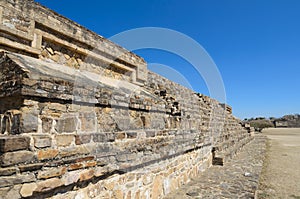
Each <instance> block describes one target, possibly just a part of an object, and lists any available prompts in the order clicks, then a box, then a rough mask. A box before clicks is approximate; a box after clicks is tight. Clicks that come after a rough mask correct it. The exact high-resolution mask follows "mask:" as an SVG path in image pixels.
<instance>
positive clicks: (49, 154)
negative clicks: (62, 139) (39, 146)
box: [37, 149, 59, 160]
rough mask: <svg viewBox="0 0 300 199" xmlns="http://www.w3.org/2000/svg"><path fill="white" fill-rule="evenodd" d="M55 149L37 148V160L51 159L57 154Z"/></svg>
mask: <svg viewBox="0 0 300 199" xmlns="http://www.w3.org/2000/svg"><path fill="white" fill-rule="evenodd" d="M58 152H59V151H58V150H57V149H46V150H39V151H38V153H37V158H38V160H47V159H53V158H55V157H56V156H57V155H58Z"/></svg>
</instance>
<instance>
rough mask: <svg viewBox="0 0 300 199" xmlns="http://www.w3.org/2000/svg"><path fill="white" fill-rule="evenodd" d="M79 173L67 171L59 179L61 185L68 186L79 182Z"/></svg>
mask: <svg viewBox="0 0 300 199" xmlns="http://www.w3.org/2000/svg"><path fill="white" fill-rule="evenodd" d="M80 172H81V171H78V170H77V171H69V172H68V173H66V174H65V175H63V177H62V178H61V180H62V182H63V184H64V185H65V186H68V185H70V184H73V183H76V182H78V181H79V178H80Z"/></svg>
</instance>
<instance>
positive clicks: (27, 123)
mask: <svg viewBox="0 0 300 199" xmlns="http://www.w3.org/2000/svg"><path fill="white" fill-rule="evenodd" d="M37 130H38V112H37V111H30V112H23V113H22V116H21V132H22V133H32V132H37Z"/></svg>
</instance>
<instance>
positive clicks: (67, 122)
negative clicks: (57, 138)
mask: <svg viewBox="0 0 300 199" xmlns="http://www.w3.org/2000/svg"><path fill="white" fill-rule="evenodd" d="M55 129H56V131H57V132H59V133H73V132H76V131H77V129H78V118H77V116H75V115H65V116H63V117H62V118H60V119H58V121H57V124H56V127H55Z"/></svg>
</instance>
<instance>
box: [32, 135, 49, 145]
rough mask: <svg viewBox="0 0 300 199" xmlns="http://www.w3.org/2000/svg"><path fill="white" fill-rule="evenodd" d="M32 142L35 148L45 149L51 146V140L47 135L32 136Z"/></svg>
mask: <svg viewBox="0 0 300 199" xmlns="http://www.w3.org/2000/svg"><path fill="white" fill-rule="evenodd" d="M33 140H34V146H35V147H36V148H46V147H50V146H51V144H52V138H51V137H50V136H48V135H33Z"/></svg>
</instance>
